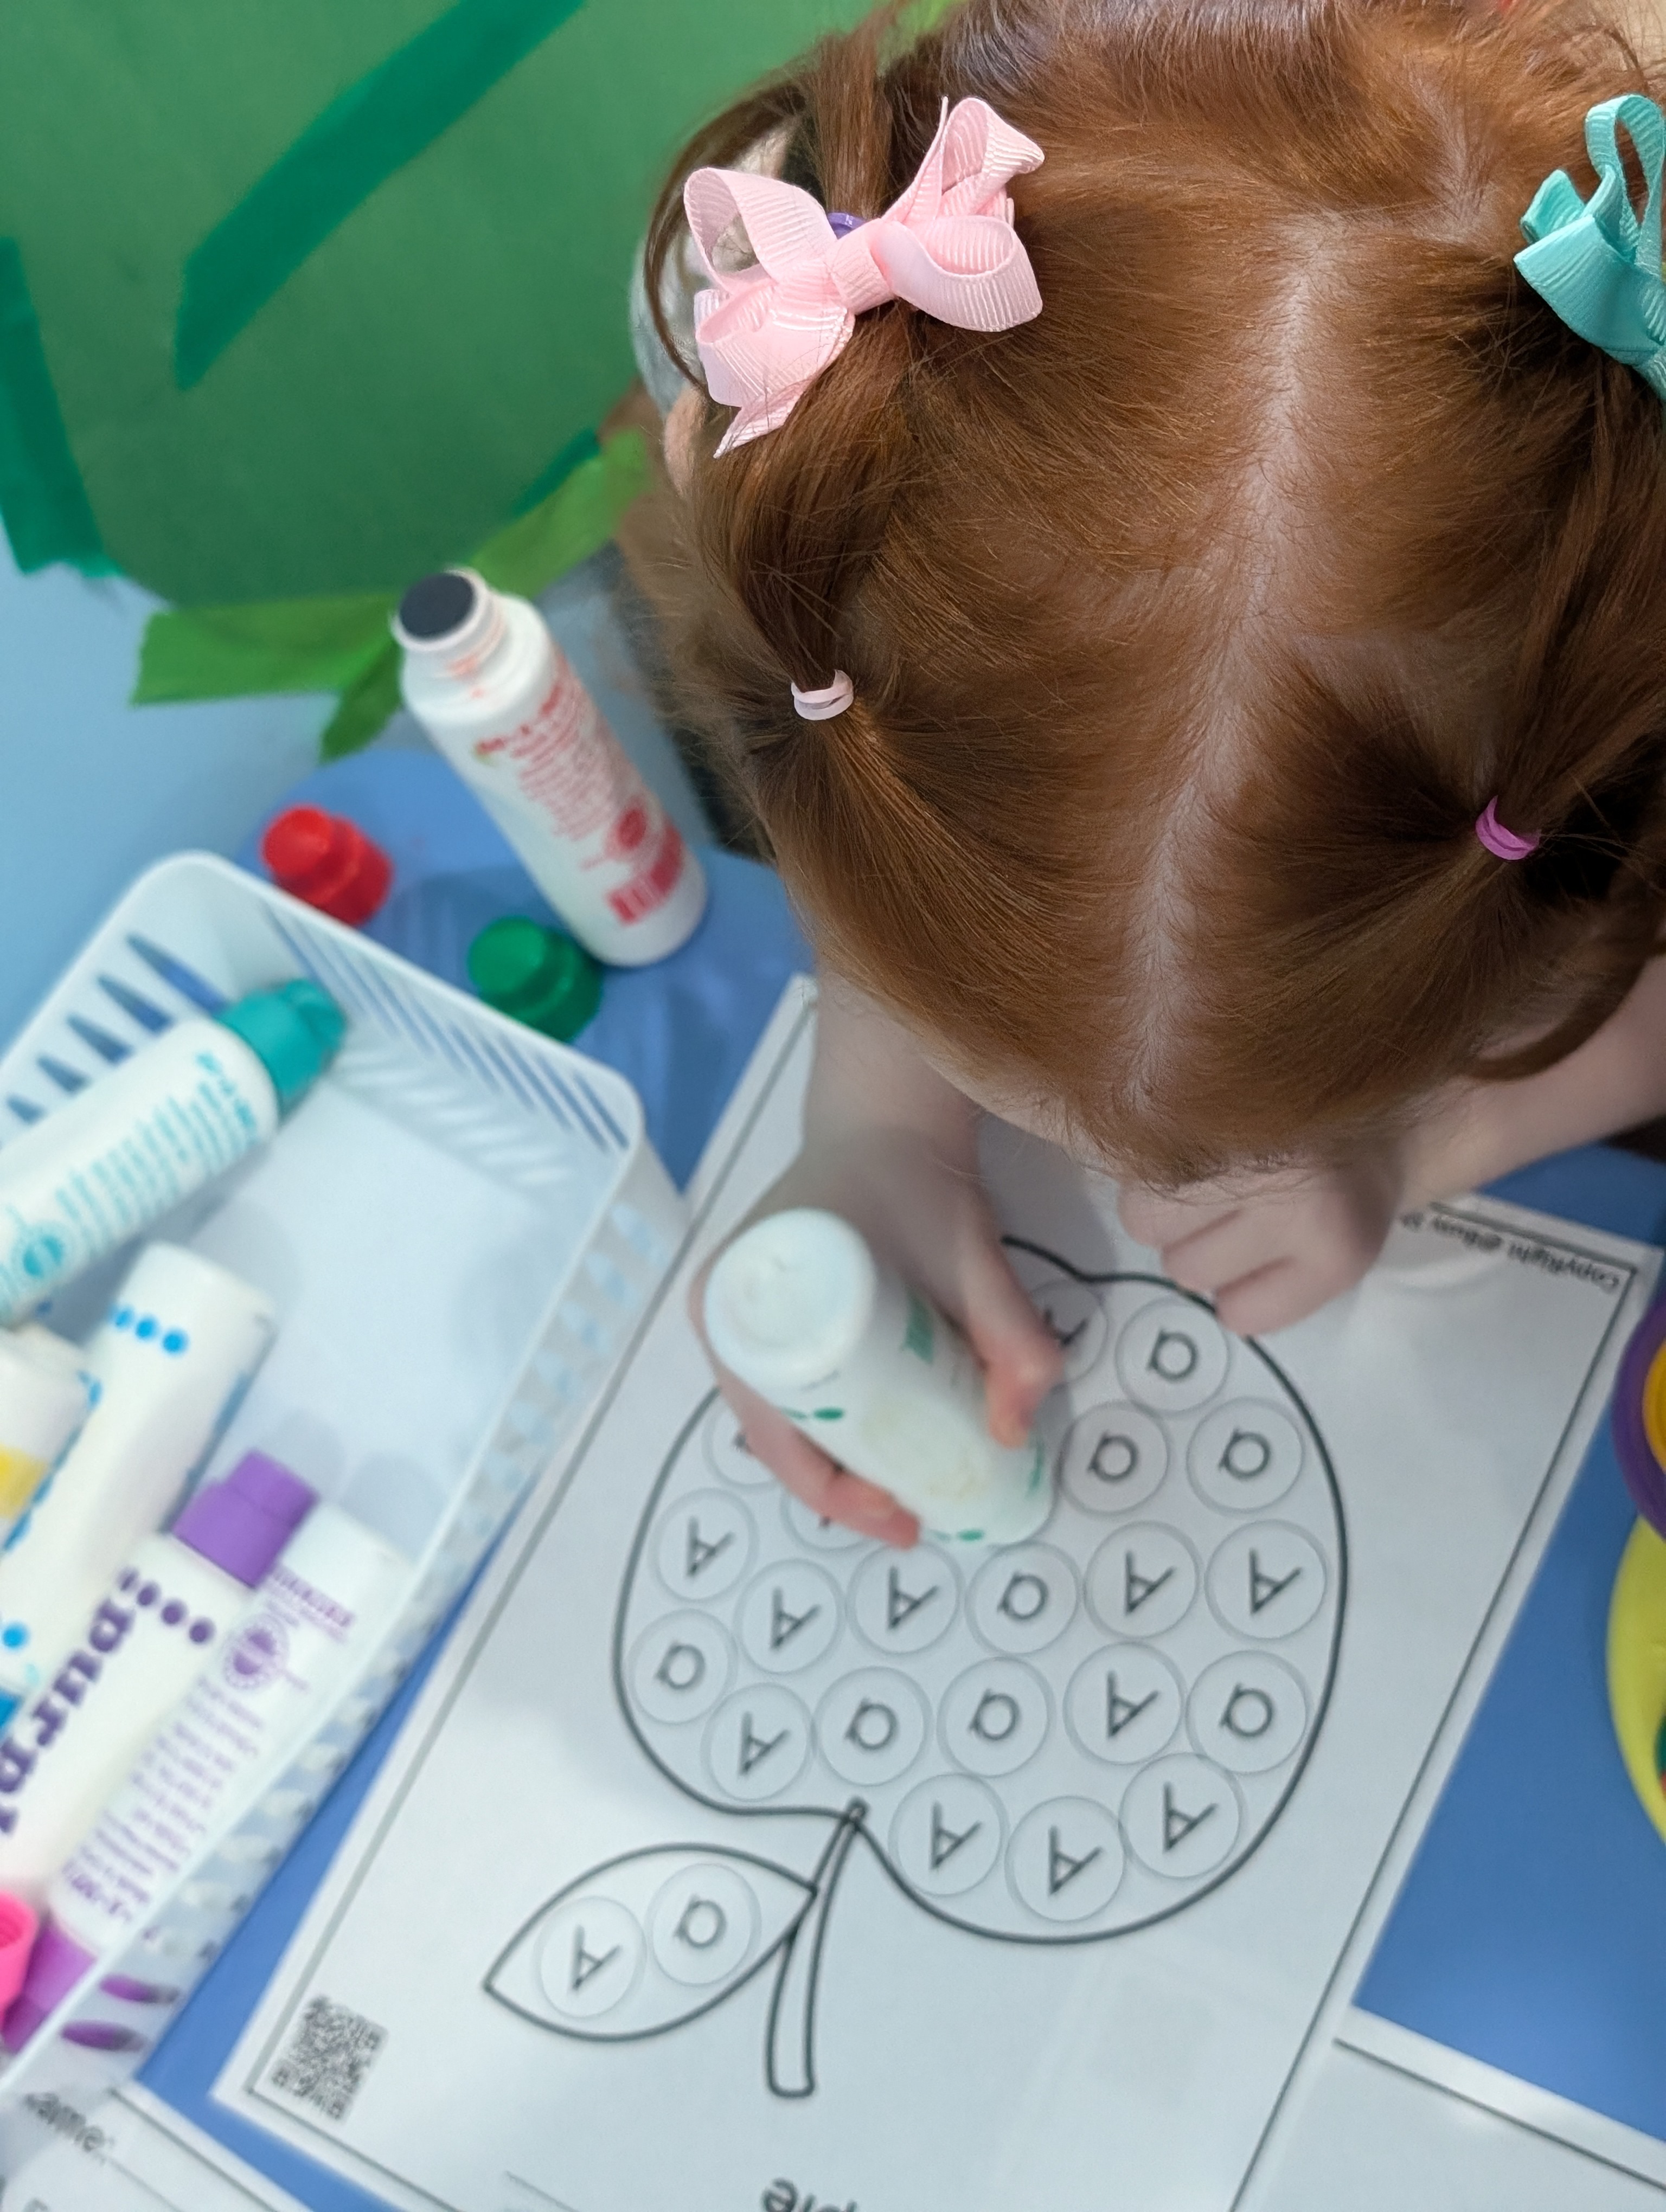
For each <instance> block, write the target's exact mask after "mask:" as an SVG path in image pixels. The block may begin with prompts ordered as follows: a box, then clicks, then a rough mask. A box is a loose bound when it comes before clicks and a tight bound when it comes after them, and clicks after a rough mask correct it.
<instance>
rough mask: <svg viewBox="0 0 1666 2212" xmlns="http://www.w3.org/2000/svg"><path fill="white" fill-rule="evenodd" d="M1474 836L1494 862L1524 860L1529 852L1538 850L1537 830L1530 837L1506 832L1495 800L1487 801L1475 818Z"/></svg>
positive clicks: (1511, 830) (1509, 830)
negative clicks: (1494, 859)
mask: <svg viewBox="0 0 1666 2212" xmlns="http://www.w3.org/2000/svg"><path fill="white" fill-rule="evenodd" d="M1475 836H1478V838H1481V842H1482V845H1485V848H1487V852H1489V854H1493V858H1496V860H1524V858H1527V856H1529V852H1535V849H1538V829H1533V834H1531V836H1517V834H1516V832H1513V829H1507V827H1505V825H1502V823H1500V818H1498V801H1496V799H1489V801H1487V805H1485V807H1482V810H1481V814H1478V817H1475Z"/></svg>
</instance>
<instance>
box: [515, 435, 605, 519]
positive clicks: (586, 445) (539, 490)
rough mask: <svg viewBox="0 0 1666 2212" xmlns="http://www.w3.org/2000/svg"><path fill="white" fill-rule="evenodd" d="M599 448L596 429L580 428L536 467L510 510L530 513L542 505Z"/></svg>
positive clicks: (599, 449)
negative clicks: (554, 456) (534, 472)
mask: <svg viewBox="0 0 1666 2212" xmlns="http://www.w3.org/2000/svg"><path fill="white" fill-rule="evenodd" d="M600 451H601V442H600V441H599V439H598V437H597V435H596V434H595V432H594V431H593V430H581V431H580V432H579V434H578V435H577V436H576V437H575V438H569V440H568V441H567V443H566V444H565V445H564V446H563V447H562V449H561V451H560V452H559V453H557V454H556V458H555V459H554V460H552V461H550V463H549V464H548V465H547V466H545V467H544V468H541V469H540V470H539V471H538V474H537V475H536V476H535V477H533V478H532V482H531V483H529V484H528V485H527V487H526V490H525V491H523V492H522V493H521V495H520V498H519V499H518V500H517V501H515V503H514V507H513V508H512V509H511V512H512V513H514V514H516V515H522V514H530V513H532V509H533V508H534V507H542V505H543V504H544V501H545V500H546V499H548V498H549V496H550V493H551V492H555V491H559V490H560V489H561V488H562V485H563V484H564V483H566V481H567V479H568V477H570V476H571V475H572V473H573V471H574V470H575V468H577V467H578V465H579V464H580V463H581V461H587V460H590V459H593V457H594V456H595V455H596V454H598V453H600Z"/></svg>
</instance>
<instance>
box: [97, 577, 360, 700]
mask: <svg viewBox="0 0 1666 2212" xmlns="http://www.w3.org/2000/svg"><path fill="white" fill-rule="evenodd" d="M392 607H393V600H392V597H391V595H389V594H387V593H385V592H354V593H352V594H350V595H349V596H348V597H345V598H343V599H270V600H267V601H265V602H264V604H262V605H253V606H240V607H190V608H179V609H175V610H173V611H169V612H167V613H162V614H155V615H152V616H151V617H150V620H149V623H147V624H146V626H145V633H144V642H143V645H142V646H141V647H140V649H139V673H138V680H137V683H136V684H134V686H133V704H134V705H135V706H136V707H149V706H155V705H156V704H158V703H160V702H162V701H165V700H178V699H240V698H246V697H249V696H251V695H252V694H254V693H257V692H265V691H339V690H342V689H343V688H344V686H347V685H350V684H352V683H353V682H354V681H355V680H356V678H358V677H360V676H362V674H363V673H364V672H365V671H366V669H367V668H368V666H369V665H370V664H371V663H372V662H374V661H375V660H377V659H380V657H381V655H382V653H383V650H384V648H386V647H387V646H388V645H389V643H390V640H389V638H388V635H387V618H388V616H389V614H390V613H391V611H392Z"/></svg>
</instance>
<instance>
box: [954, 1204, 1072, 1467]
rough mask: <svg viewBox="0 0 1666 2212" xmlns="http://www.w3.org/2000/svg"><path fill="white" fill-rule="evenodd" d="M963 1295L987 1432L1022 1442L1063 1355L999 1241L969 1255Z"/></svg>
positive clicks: (998, 1439)
mask: <svg viewBox="0 0 1666 2212" xmlns="http://www.w3.org/2000/svg"><path fill="white" fill-rule="evenodd" d="M964 1299H965V1328H966V1334H967V1336H968V1337H969V1338H970V1341H971V1346H972V1349H973V1351H974V1352H976V1354H977V1356H978V1358H980V1359H981V1360H982V1363H983V1370H984V1376H983V1385H984V1395H985V1402H986V1404H987V1406H988V1422H989V1433H990V1435H991V1436H992V1437H994V1439H995V1441H996V1443H1002V1444H1021V1443H1023V1442H1024V1440H1025V1437H1027V1436H1028V1435H1029V1433H1030V1425H1031V1422H1032V1421H1033V1420H1034V1419H1035V1418H1036V1409H1037V1407H1038V1406H1039V1405H1040V1404H1041V1401H1042V1400H1043V1398H1044V1397H1046V1395H1047V1394H1048V1392H1049V1390H1051V1389H1053V1387H1054V1385H1055V1383H1057V1382H1058V1379H1059V1376H1060V1374H1061V1370H1062V1369H1063V1365H1064V1361H1063V1358H1062V1355H1061V1352H1060V1351H1059V1347H1058V1346H1057V1345H1056V1344H1055V1342H1054V1340H1053V1336H1052V1333H1051V1332H1050V1330H1049V1328H1048V1326H1047V1324H1046V1322H1044V1321H1043V1319H1042V1317H1041V1316H1040V1315H1039V1314H1038V1313H1037V1311H1036V1309H1035V1308H1034V1306H1032V1305H1031V1303H1030V1301H1029V1299H1028V1298H1027V1297H1025V1294H1024V1288H1023V1285H1021V1284H1020V1283H1019V1281H1018V1277H1017V1276H1016V1275H1015V1274H1014V1273H1012V1268H1011V1267H1009V1266H1008V1265H1007V1262H1006V1255H1005V1254H1004V1253H1003V1252H1002V1251H1001V1249H1000V1246H999V1245H998V1244H995V1243H990V1244H988V1245H987V1246H982V1247H980V1248H979V1249H977V1250H976V1251H975V1252H974V1253H973V1254H972V1255H970V1260H969V1261H968V1266H967V1279H966V1281H965V1284H964Z"/></svg>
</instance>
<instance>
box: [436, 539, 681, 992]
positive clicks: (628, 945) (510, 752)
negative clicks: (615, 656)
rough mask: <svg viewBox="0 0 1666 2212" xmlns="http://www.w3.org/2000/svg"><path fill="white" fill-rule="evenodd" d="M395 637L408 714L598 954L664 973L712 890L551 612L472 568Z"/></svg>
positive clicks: (451, 571)
mask: <svg viewBox="0 0 1666 2212" xmlns="http://www.w3.org/2000/svg"><path fill="white" fill-rule="evenodd" d="M393 635H394V636H395V637H396V638H397V639H398V642H399V644H400V645H401V646H402V647H404V671H403V672H402V674H401V677H400V679H399V681H400V689H401V690H402V691H403V693H404V702H405V704H406V706H407V707H409V708H410V711H411V713H412V714H414V715H415V716H416V717H417V720H418V721H419V722H420V723H421V724H422V725H423V728H424V729H425V730H426V731H427V732H428V733H429V736H430V737H431V738H433V740H434V742H435V744H436V745H437V746H438V747H439V748H440V750H441V752H442V753H443V754H444V755H445V757H446V758H447V760H448V761H449V762H450V763H451V764H452V766H453V768H454V769H456V770H457V772H458V774H459V775H460V776H461V777H462V779H463V781H465V783H466V784H467V785H468V786H469V787H470V789H471V791H472V792H474V793H475V794H476V796H477V798H478V799H479V800H480V801H481V804H482V805H483V806H484V807H485V809H486V811H487V812H488V813H489V814H490V815H491V817H493V819H494V820H495V821H496V823H497V825H498V827H499V829H502V832H503V834H504V836H506V837H507V838H508V841H509V842H510V843H511V844H512V845H513V846H514V848H515V850H516V852H517V853H518V854H520V858H521V860H522V861H523V862H524V863H525V864H526V872H527V873H528V874H529V875H530V876H531V877H532V880H533V882H534V883H535V884H537V885H538V889H539V890H541V891H542V892H543V893H544V897H545V898H547V899H548V900H549V902H550V905H551V906H552V907H554V908H555V910H556V913H557V914H558V915H560V916H561V918H562V921H564V922H565V923H566V924H567V927H569V929H570V930H571V931H572V933H573V934H574V936H575V937H576V938H577V939H578V940H579V942H580V944H581V945H583V946H584V948H585V950H586V951H587V952H592V953H593V954H594V955H595V957H596V958H597V959H598V960H605V961H607V962H609V963H611V965H613V966H615V967H619V968H640V967H642V966H643V965H645V964H646V963H648V962H649V961H651V960H663V959H664V958H665V957H666V955H667V954H668V953H672V952H675V951H676V950H677V948H678V945H681V944H683V943H684V941H685V939H687V938H688V937H690V935H691V934H692V933H693V930H694V928H695V926H696V923H697V922H698V921H699V920H700V917H701V915H702V914H703V913H704V911H705V907H706V879H705V877H704V876H703V875H702V872H701V869H700V863H699V862H698V861H697V860H696V859H695V857H694V855H693V854H692V853H691V852H690V850H689V849H688V848H687V846H686V845H684V842H683V840H682V838H681V837H680V836H678V830H677V825H676V823H674V822H672V820H671V818H670V817H669V816H668V815H667V814H666V810H665V808H664V807H663V806H662V805H660V801H659V800H658V799H656V798H655V797H654V793H652V792H651V791H650V790H649V789H648V786H647V784H646V783H645V782H644V781H642V778H641V775H639V774H638V773H637V771H636V769H635V764H634V763H633V762H632V761H631V758H630V756H629V754H628V753H627V752H626V751H625V750H624V747H623V745H622V744H620V743H619V740H618V739H617V737H615V736H614V734H613V732H612V731H611V729H609V727H608V726H607V724H606V722H605V720H604V719H603V716H602V712H601V709H600V708H599V707H598V706H597V704H596V702H595V701H594V700H593V698H592V697H591V696H590V694H589V693H588V692H587V690H585V688H584V686H583V684H581V682H580V681H579V679H578V677H577V676H576V675H575V673H574V671H573V667H572V665H571V663H570V662H569V660H568V659H567V656H566V655H565V653H562V651H561V649H560V647H558V646H557V645H556V641H555V640H554V639H553V638H552V637H551V636H550V632H549V630H548V629H547V628H546V627H545V624H544V617H543V616H542V615H540V614H539V612H538V609H537V608H536V607H535V606H533V605H531V603H530V602H529V601H527V600H526V599H515V598H514V597H513V596H512V595H511V594H510V593H509V592H494V591H493V590H492V589H491V588H490V587H489V585H487V584H486V583H485V582H483V580H482V579H481V578H480V577H478V576H477V575H476V574H474V572H473V570H472V569H470V568H445V569H441V572H440V573H439V574H437V575H433V576H424V577H423V580H422V581H421V582H420V583H417V584H413V585H412V586H411V587H410V590H409V591H408V592H406V593H405V595H404V599H401V600H400V602H399V611H398V614H397V615H396V616H395V617H394V620H393Z"/></svg>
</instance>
